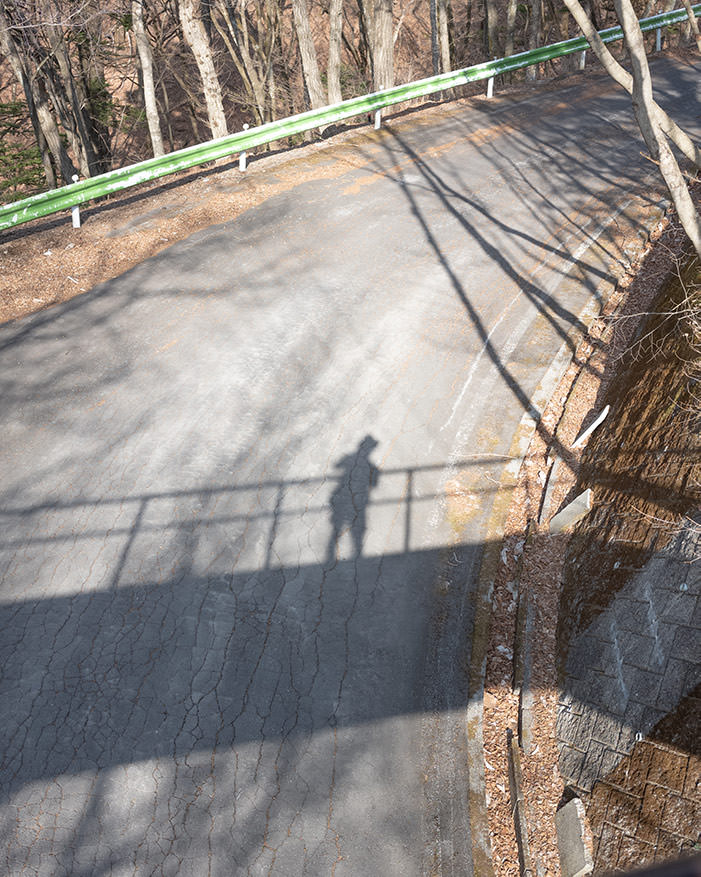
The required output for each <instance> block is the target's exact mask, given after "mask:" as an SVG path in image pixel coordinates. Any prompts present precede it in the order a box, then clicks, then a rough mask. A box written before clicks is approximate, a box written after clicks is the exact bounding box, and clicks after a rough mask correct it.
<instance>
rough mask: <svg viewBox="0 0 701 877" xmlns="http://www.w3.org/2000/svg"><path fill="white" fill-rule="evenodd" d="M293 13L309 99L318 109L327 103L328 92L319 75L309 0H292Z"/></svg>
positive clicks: (314, 107)
mask: <svg viewBox="0 0 701 877" xmlns="http://www.w3.org/2000/svg"><path fill="white" fill-rule="evenodd" d="M292 14H293V16H294V22H295V31H296V33H297V42H298V43H299V53H300V55H301V57H302V72H303V73H304V82H305V85H306V86H307V92H308V94H309V101H310V102H311V105H312V109H314V110H317V109H319V108H320V107H323V106H325V105H326V94H325V93H324V87H323V85H322V84H321V76H320V75H319V63H318V61H317V57H316V48H315V46H314V40H313V39H312V31H311V28H310V26H309V10H308V9H307V0H292Z"/></svg>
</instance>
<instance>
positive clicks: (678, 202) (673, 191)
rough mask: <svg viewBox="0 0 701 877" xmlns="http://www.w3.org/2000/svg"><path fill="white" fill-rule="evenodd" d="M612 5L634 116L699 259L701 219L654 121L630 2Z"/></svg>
mask: <svg viewBox="0 0 701 877" xmlns="http://www.w3.org/2000/svg"><path fill="white" fill-rule="evenodd" d="M614 3H615V6H616V13H617V15H618V19H619V21H620V22H621V26H622V28H623V36H624V39H625V42H626V46H627V47H628V51H629V53H630V59H631V63H632V69H633V109H634V110H635V117H636V119H637V120H638V125H639V126H640V130H641V132H642V135H643V137H644V139H645V143H646V144H647V148H648V149H649V150H650V154H651V155H652V157H653V159H655V160H656V161H658V162H659V167H660V171H661V173H662V177H663V178H664V181H665V183H666V185H667V188H668V189H669V193H670V195H671V196H672V201H673V202H674V206H675V207H676V210H677V213H678V215H679V220H680V222H681V224H682V227H683V228H684V231H685V232H686V233H687V235H688V237H689V240H690V241H691V242H692V244H693V245H694V249H695V250H696V252H697V254H698V256H699V258H701V219H699V215H698V213H697V212H696V208H695V207H694V202H693V201H692V198H691V195H690V193H689V189H688V187H687V185H686V183H685V181H684V177H683V175H682V172H681V171H680V170H679V165H678V164H677V160H676V159H675V157H674V154H673V153H672V150H671V149H670V147H669V144H668V143H667V140H666V138H665V135H664V133H663V131H662V128H661V127H660V124H659V121H658V120H657V118H656V113H655V102H654V100H653V97H652V79H651V77H650V68H649V66H648V63H647V55H646V54H645V41H644V39H643V34H642V31H641V30H640V25H639V24H638V18H637V16H636V14H635V10H634V9H633V6H632V4H631V2H630V0H614Z"/></svg>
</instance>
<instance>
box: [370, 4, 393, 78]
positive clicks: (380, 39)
mask: <svg viewBox="0 0 701 877" xmlns="http://www.w3.org/2000/svg"><path fill="white" fill-rule="evenodd" d="M374 19H375V38H374V41H373V42H374V46H373V88H374V89H375V91H383V90H384V89H385V88H391V87H392V86H393V85H394V40H393V35H392V0H375V14H374Z"/></svg>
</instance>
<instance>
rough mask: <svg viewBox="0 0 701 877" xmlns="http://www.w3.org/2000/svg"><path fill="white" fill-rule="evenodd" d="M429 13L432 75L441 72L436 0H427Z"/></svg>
mask: <svg viewBox="0 0 701 877" xmlns="http://www.w3.org/2000/svg"><path fill="white" fill-rule="evenodd" d="M429 15H430V17H431V69H432V70H433V75H434V76H437V75H438V74H439V73H440V72H441V53H440V49H439V48H438V0H429Z"/></svg>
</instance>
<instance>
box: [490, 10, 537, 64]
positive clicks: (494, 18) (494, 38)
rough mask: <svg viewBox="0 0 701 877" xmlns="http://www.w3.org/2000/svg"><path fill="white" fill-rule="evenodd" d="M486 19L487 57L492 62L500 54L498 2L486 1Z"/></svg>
mask: <svg viewBox="0 0 701 877" xmlns="http://www.w3.org/2000/svg"><path fill="white" fill-rule="evenodd" d="M534 2H537V3H540V0H534ZM484 18H485V23H486V29H485V33H484V37H485V48H486V50H487V57H488V58H489V59H490V60H491V59H492V58H494V57H496V56H497V55H498V54H499V12H498V10H497V5H496V0H484ZM529 69H530V68H529Z"/></svg>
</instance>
